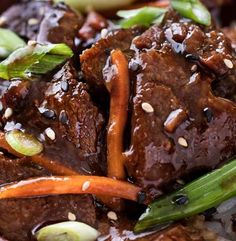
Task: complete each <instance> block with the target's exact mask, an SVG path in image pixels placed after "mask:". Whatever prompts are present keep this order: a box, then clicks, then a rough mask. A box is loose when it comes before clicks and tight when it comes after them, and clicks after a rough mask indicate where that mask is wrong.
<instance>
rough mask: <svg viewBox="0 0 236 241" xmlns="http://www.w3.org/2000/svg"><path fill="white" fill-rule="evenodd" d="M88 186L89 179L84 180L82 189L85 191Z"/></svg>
mask: <svg viewBox="0 0 236 241" xmlns="http://www.w3.org/2000/svg"><path fill="white" fill-rule="evenodd" d="M89 186H90V181H86V182H84V183H83V186H82V191H83V192H85V191H86V190H87V189H88V188H89Z"/></svg>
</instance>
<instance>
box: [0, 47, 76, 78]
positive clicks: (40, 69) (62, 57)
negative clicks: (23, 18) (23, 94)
mask: <svg viewBox="0 0 236 241" xmlns="http://www.w3.org/2000/svg"><path fill="white" fill-rule="evenodd" d="M72 56H73V52H72V50H71V49H70V48H69V47H68V46H67V45H65V44H47V45H40V44H35V45H27V46H25V47H23V48H19V49H17V50H16V51H14V52H13V53H12V54H11V55H10V56H9V57H8V58H7V59H6V60H4V61H3V62H1V63H0V78H3V79H6V80H10V79H12V78H25V79H29V78H30V77H31V76H32V75H40V74H45V73H47V72H49V71H51V70H53V69H54V68H56V67H57V66H58V65H60V64H62V63H63V62H65V61H66V60H67V59H69V58H71V57H72Z"/></svg>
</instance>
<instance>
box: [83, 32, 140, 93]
mask: <svg viewBox="0 0 236 241" xmlns="http://www.w3.org/2000/svg"><path fill="white" fill-rule="evenodd" d="M142 31H143V30H142V29H140V28H134V29H127V30H125V29H121V30H114V31H112V32H110V33H109V34H108V36H107V37H106V38H104V39H100V40H99V41H98V42H97V43H95V44H94V46H93V47H92V48H90V49H86V50H85V51H84V52H83V54H82V55H81V56H80V60H81V68H82V72H83V74H84V78H85V79H86V81H87V83H88V84H89V85H90V87H91V88H92V89H95V90H96V91H97V92H98V93H99V92H100V91H102V92H105V90H106V87H105V86H106V81H108V82H109V80H110V77H111V76H110V74H111V75H112V73H109V72H107V69H106V67H108V65H109V60H110V59H109V56H110V52H111V50H113V49H121V50H122V51H123V52H124V53H125V54H126V56H127V57H128V58H131V56H132V55H133V51H132V50H131V49H130V46H131V42H132V40H133V39H134V38H135V37H136V36H138V35H140V34H141V32H142Z"/></svg>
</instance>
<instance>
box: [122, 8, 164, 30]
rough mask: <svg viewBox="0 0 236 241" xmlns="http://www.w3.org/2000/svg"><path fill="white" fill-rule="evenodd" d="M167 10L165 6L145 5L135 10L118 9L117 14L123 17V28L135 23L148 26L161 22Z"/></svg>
mask: <svg viewBox="0 0 236 241" xmlns="http://www.w3.org/2000/svg"><path fill="white" fill-rule="evenodd" d="M166 11H167V10H166V9H165V8H156V7H143V8H139V9H134V10H123V11H118V12H117V15H118V16H119V17H121V18H123V20H121V21H120V25H121V27H122V28H130V27H132V26H135V25H141V26H146V27H148V26H150V25H151V24H153V23H156V24H160V23H161V22H162V21H163V18H164V15H165V13H166Z"/></svg>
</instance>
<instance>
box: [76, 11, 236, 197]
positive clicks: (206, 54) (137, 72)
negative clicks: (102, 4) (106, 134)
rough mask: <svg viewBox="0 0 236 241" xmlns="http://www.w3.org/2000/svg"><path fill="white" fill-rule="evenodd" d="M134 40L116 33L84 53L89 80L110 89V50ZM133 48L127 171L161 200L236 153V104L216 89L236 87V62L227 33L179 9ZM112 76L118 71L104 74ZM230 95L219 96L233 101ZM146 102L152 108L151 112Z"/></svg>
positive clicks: (133, 43)
mask: <svg viewBox="0 0 236 241" xmlns="http://www.w3.org/2000/svg"><path fill="white" fill-rule="evenodd" d="M122 31H126V30H119V31H118V32H117V33H122ZM129 31H130V30H129ZM126 35H127V36H128V37H129V35H128V34H127V33H126ZM137 35H138V34H137ZM128 37H127V38H126V39H125V40H123V41H119V45H117V37H116V35H110V36H108V37H107V38H105V39H103V40H100V41H98V43H97V44H96V45H95V46H93V47H92V48H91V49H89V50H86V51H85V52H84V53H83V54H82V56H81V62H82V70H83V72H84V76H85V78H86V80H87V81H88V82H90V83H93V85H96V86H97V87H98V88H101V86H104V85H105V83H106V82H107V79H106V76H109V75H112V67H111V68H109V67H108V68H107V66H106V68H104V66H105V63H107V62H108V61H109V57H107V56H106V55H105V53H104V52H105V51H104V49H105V46H106V47H109V48H110V49H115V48H120V49H121V50H124V48H123V45H124V44H127V41H126V40H127V39H128ZM120 42H121V43H120ZM129 46H131V50H133V51H131V52H130V51H128V52H129V53H131V54H130V55H128V56H127V54H126V56H127V59H128V61H129V66H130V79H131V86H132V88H133V90H132V94H131V95H132V101H131V106H132V111H131V112H132V118H131V119H132V120H131V126H132V128H131V135H130V136H131V145H130V149H129V150H128V151H127V153H126V154H127V161H126V164H125V165H126V168H127V171H128V175H129V176H131V178H132V180H134V181H135V182H136V183H137V184H138V185H140V186H142V187H144V188H146V189H147V190H148V191H149V193H150V194H151V196H152V197H155V196H158V195H159V194H161V193H162V192H163V191H164V190H163V189H162V188H161V187H163V186H167V184H168V183H169V182H170V181H173V180H175V179H177V178H180V177H183V176H185V175H187V174H188V173H192V172H193V171H197V170H199V169H200V170H205V171H207V170H210V169H212V168H215V167H216V166H217V165H218V164H219V163H222V162H223V161H226V160H228V159H229V158H231V157H233V156H234V155H235V154H236V153H235V146H236V141H235V136H236V128H235V124H236V106H235V104H234V103H232V102H230V101H229V100H228V99H222V98H219V97H216V96H215V95H214V94H213V90H212V83H216V82H217V81H219V79H220V80H221V81H222V83H223V82H226V81H227V80H228V79H229V78H230V76H231V77H232V78H233V81H235V75H234V70H235V66H236V62H235V56H234V52H233V49H232V47H231V42H230V40H229V39H228V38H227V37H226V36H225V35H224V34H223V33H222V32H221V31H219V30H216V29H215V28H214V27H213V26H210V27H208V28H205V27H203V26H197V25H196V24H195V23H193V22H191V21H189V22H186V21H184V20H183V19H182V18H181V17H180V16H179V15H177V14H174V13H173V12H172V11H170V12H169V13H168V14H167V15H166V18H165V20H164V22H163V24H162V26H156V25H154V26H153V27H151V28H150V29H148V30H147V31H146V32H144V33H143V34H142V35H141V36H138V37H136V38H134V39H133V41H132V43H130V42H129V43H128V44H127V45H125V50H126V51H125V53H126V52H127V47H128V48H129ZM101 60H102V61H101ZM225 60H226V63H225ZM97 63H99V64H97ZM227 63H228V65H227ZM231 63H232V64H233V69H231V68H232V66H230V65H231ZM108 65H109V62H108ZM104 70H110V72H108V74H107V75H106V76H104V75H103V73H104ZM214 91H216V89H215V88H214ZM225 91H226V93H224V94H223V93H222V91H219V92H220V93H219V96H220V97H227V98H229V99H233V96H232V92H229V90H228V91H227V89H225ZM143 103H148V104H151V106H152V108H151V113H148V112H149V110H147V112H145V109H143V108H142V104H143ZM144 108H145V104H144ZM149 109H150V108H149ZM152 109H153V110H152ZM126 135H127V136H126V139H127V138H129V137H128V133H127V132H126Z"/></svg>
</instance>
